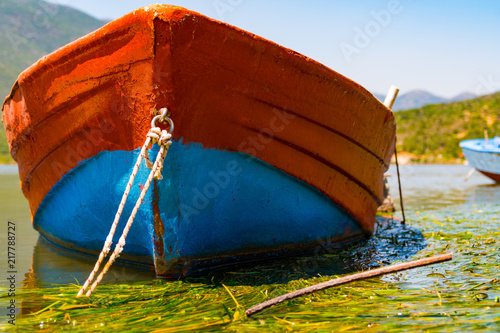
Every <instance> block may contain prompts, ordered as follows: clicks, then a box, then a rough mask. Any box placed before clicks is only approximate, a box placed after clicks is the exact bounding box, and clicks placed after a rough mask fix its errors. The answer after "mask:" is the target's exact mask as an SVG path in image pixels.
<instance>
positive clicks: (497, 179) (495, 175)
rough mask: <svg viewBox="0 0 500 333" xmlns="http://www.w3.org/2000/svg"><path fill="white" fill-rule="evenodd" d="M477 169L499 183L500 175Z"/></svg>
mask: <svg viewBox="0 0 500 333" xmlns="http://www.w3.org/2000/svg"><path fill="white" fill-rule="evenodd" d="M478 171H479V172H481V173H482V174H483V175H485V176H486V177H489V178H490V179H492V180H494V181H496V182H497V183H500V175H499V174H497V173H491V172H487V171H482V170H478Z"/></svg>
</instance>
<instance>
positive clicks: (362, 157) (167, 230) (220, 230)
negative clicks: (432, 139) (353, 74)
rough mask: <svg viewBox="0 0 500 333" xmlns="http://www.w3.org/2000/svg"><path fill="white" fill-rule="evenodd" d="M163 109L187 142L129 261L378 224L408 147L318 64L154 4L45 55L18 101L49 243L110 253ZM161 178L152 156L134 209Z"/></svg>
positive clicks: (131, 241) (271, 245)
mask: <svg viewBox="0 0 500 333" xmlns="http://www.w3.org/2000/svg"><path fill="white" fill-rule="evenodd" d="M163 107H166V108H168V110H169V111H170V118H171V119H172V121H173V123H174V124H175V130H174V132H173V144H172V145H171V147H170V150H169V152H168V155H167V157H166V160H165V165H164V168H163V171H162V176H163V179H162V180H154V182H153V184H152V185H151V187H150V188H149V190H148V192H147V193H146V197H145V199H144V202H143V204H142V206H141V207H140V209H139V211H138V213H137V216H136V219H135V222H134V224H133V225H132V227H131V230H130V233H129V234H128V237H127V239H126V245H125V246H124V250H123V253H122V255H121V256H120V258H121V259H123V260H129V261H133V262H136V263H144V264H148V265H154V267H155V269H156V273H157V274H158V275H161V276H179V275H185V274H188V273H190V272H191V271H192V270H196V269H198V268H201V267H206V266H209V267H210V266H212V265H215V264H221V263H226V262H229V263H230V262H235V261H239V260H253V259H256V258H262V257H264V258H265V257H269V256H272V255H281V254H292V253H297V252H304V251H312V250H314V249H316V250H317V249H319V248H321V247H324V246H332V245H335V244H342V243H345V242H347V241H351V240H354V239H359V238H361V237H365V236H366V235H370V234H371V233H372V232H373V231H374V221H375V212H376V210H377V207H378V206H379V205H380V203H381V202H382V199H383V183H384V182H383V174H384V172H385V171H386V170H387V168H388V166H389V161H390V157H391V155H392V153H393V148H394V143H395V122H394V117H393V114H392V112H391V111H390V110H389V109H388V108H387V107H385V106H384V105H383V104H382V103H380V102H379V101H378V100H377V99H376V98H375V97H374V96H373V95H372V94H370V93H369V92H368V91H367V90H365V89H364V88H363V87H361V86H360V85H358V84H357V83H355V82H353V81H351V80H349V79H347V78H346V77H344V76H342V75H340V74H338V73H336V72H335V71H333V70H331V69H329V68H327V67H325V66H323V65H321V64H319V63H317V62H315V61H314V60H312V59H310V58H307V57H305V56H303V55H301V54H298V53H296V52H293V51H291V50H289V49H286V48H284V47H281V46H279V45H277V44H275V43H273V42H270V41H268V40H265V39H263V38H261V37H258V36H255V35H253V34H251V33H248V32H246V31H243V30H240V29H238V28H236V27H233V26H230V25H227V24H224V23H222V22H218V21H215V20H212V19H210V18H207V17H205V16H203V15H200V14H199V13H196V12H193V11H189V10H186V9H184V8H180V7H174V6H167V5H152V6H147V7H144V8H141V9H138V10H136V11H134V12H132V13H130V14H128V15H126V16H124V17H122V18H120V19H118V20H116V21H113V22H111V23H109V24H107V25H106V26H104V27H103V28H101V29H99V30H97V31H95V32H93V33H91V34H89V35H87V36H85V37H82V38H80V39H78V40H77V41H75V42H73V43H71V44H69V45H67V46H65V47H63V48H61V49H59V50H57V51H55V52H54V53H52V54H50V55H48V56H46V57H44V58H42V59H41V60H39V61H38V62H37V63H35V64H34V65H32V66H31V67H29V68H28V69H27V70H25V71H24V72H23V73H21V74H20V76H19V78H18V80H17V82H16V83H15V84H14V87H13V88H12V91H11V93H10V95H9V96H8V97H7V98H6V100H5V102H4V105H3V114H2V119H3V122H4V125H5V128H6V133H7V137H8V141H9V147H10V151H11V154H12V156H13V158H14V159H15V160H16V161H17V163H18V166H19V176H20V180H21V187H22V190H23V193H24V195H25V196H26V197H27V199H28V201H29V204H30V210H31V214H32V219H33V226H34V228H35V229H36V230H38V231H39V232H40V233H41V235H43V237H45V238H46V239H48V240H49V241H50V242H52V243H54V244H57V245H59V246H61V247H64V248H67V249H72V250H75V251H78V252H82V253H88V254H92V255H95V254H98V253H99V251H100V250H101V248H102V246H103V243H104V241H105V240H106V236H107V234H108V232H109V229H110V225H111V223H112V221H113V218H114V216H115V213H116V211H117V208H118V205H119V202H120V198H121V196H122V194H123V191H124V189H125V187H126V184H127V180H128V177H129V176H130V174H131V172H132V169H133V167H134V164H135V160H136V158H137V156H138V154H139V150H140V148H141V146H142V145H143V144H144V140H145V137H146V134H147V133H148V130H149V129H150V124H151V120H152V118H153V116H154V115H155V110H157V109H160V108H163ZM157 151H158V148H154V147H153V148H152V150H151V151H150V154H153V155H154V154H155V153H156V152H157ZM148 173H149V169H148V168H147V167H146V166H145V165H144V163H143V164H142V165H141V167H140V168H139V171H138V175H137V178H136V181H135V183H134V185H133V186H132V189H131V192H130V197H131V198H134V200H132V199H130V200H129V201H128V202H127V203H126V205H125V208H124V212H123V215H124V216H128V214H130V212H131V210H132V207H133V204H134V202H135V199H136V198H137V197H138V195H139V192H140V191H141V188H142V186H143V184H144V183H145V181H146V177H147V175H148ZM124 219H125V218H124ZM124 224H125V221H120V224H119V226H118V229H117V232H116V233H115V236H114V238H113V243H116V242H117V241H118V237H119V235H120V233H121V231H122V229H123V225H124Z"/></svg>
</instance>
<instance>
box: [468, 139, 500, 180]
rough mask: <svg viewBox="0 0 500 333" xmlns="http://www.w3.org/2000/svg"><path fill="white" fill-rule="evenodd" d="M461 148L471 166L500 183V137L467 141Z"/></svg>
mask: <svg viewBox="0 0 500 333" xmlns="http://www.w3.org/2000/svg"><path fill="white" fill-rule="evenodd" d="M460 147H461V148H462V151H463V153H464V156H465V158H466V159H467V161H468V162H469V165H470V166H472V167H473V168H474V169H476V170H478V171H479V172H481V173H482V174H483V175H485V176H487V177H489V178H491V179H493V180H494V181H495V182H498V183H500V137H498V136H497V137H495V138H493V139H491V140H488V139H487V138H486V139H472V140H465V141H462V142H460Z"/></svg>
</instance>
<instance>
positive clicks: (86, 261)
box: [24, 236, 154, 288]
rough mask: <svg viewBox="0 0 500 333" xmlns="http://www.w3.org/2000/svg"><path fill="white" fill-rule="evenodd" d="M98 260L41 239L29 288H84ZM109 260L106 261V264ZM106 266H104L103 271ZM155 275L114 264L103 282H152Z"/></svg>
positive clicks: (140, 269) (142, 269) (25, 281)
mask: <svg viewBox="0 0 500 333" xmlns="http://www.w3.org/2000/svg"><path fill="white" fill-rule="evenodd" d="M96 260H97V258H96V257H92V256H87V255H81V254H77V253H75V252H72V251H69V250H65V249H62V248H60V247H57V246H55V245H53V244H51V243H49V242H48V241H47V240H46V239H45V238H44V237H42V236H40V237H39V238H38V241H37V244H36V245H35V247H34V249H33V263H32V266H31V272H30V273H28V274H26V279H25V280H24V284H25V287H26V288H30V287H31V288H33V287H35V288H36V287H50V286H60V285H68V284H76V285H83V284H84V283H85V280H86V279H87V278H88V276H89V274H90V272H91V271H92V269H93V268H94V265H95V262H96ZM106 260H107V258H105V261H104V264H105V263H106ZM102 266H103V265H101V268H102ZM153 277H154V272H153V271H152V270H150V269H149V268H148V267H141V266H131V265H125V264H124V263H122V262H116V263H114V264H113V265H112V266H111V268H110V270H109V271H108V272H107V273H106V275H105V276H104V279H103V281H102V283H116V282H133V281H144V280H151V279H152V278H153Z"/></svg>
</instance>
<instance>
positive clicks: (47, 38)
mask: <svg viewBox="0 0 500 333" xmlns="http://www.w3.org/2000/svg"><path fill="white" fill-rule="evenodd" d="M105 23H106V22H105V21H100V20H98V19H95V18H93V17H91V16H89V15H87V14H85V13H83V12H80V11H78V10H75V9H72V8H69V7H66V6H61V5H55V4H49V3H47V2H44V1H40V0H0V45H1V48H0V103H1V102H3V100H4V98H5V97H6V96H7V95H8V94H9V92H10V89H11V87H12V85H13V84H14V82H15V81H16V79H17V76H18V75H19V74H20V73H21V72H22V71H23V70H24V69H26V68H27V67H29V66H30V65H31V64H33V63H34V62H35V61H37V60H38V59H40V58H41V57H43V56H44V55H46V54H48V53H50V52H52V51H54V50H56V49H57V48H59V47H61V46H63V45H66V44H68V43H69V42H71V41H73V40H75V39H77V38H79V37H81V36H84V35H86V34H88V33H89V32H92V31H94V30H96V29H97V28H99V27H101V26H103V25H104V24H105ZM10 161H12V158H11V157H10V155H9V150H8V147H7V141H6V139H5V130H4V128H3V126H2V125H0V162H10Z"/></svg>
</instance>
